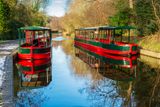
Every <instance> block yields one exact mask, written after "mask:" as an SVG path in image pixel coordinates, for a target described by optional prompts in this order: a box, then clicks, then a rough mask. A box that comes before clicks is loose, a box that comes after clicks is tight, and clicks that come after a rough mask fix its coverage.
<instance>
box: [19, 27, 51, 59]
mask: <svg viewBox="0 0 160 107" xmlns="http://www.w3.org/2000/svg"><path fill="white" fill-rule="evenodd" d="M18 32H19V51H18V58H19V59H46V58H51V29H49V28H46V27H38V26H29V27H21V28H19V29H18Z"/></svg>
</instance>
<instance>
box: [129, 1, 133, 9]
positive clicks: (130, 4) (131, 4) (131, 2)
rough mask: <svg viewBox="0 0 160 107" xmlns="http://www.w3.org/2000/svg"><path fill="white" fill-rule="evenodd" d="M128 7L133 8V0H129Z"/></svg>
mask: <svg viewBox="0 0 160 107" xmlns="http://www.w3.org/2000/svg"><path fill="white" fill-rule="evenodd" d="M129 7H130V8H131V9H133V0H129Z"/></svg>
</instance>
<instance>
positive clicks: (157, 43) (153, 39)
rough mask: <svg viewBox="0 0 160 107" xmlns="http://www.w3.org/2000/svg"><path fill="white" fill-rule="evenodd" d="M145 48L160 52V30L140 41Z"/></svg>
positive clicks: (140, 44)
mask: <svg viewBox="0 0 160 107" xmlns="http://www.w3.org/2000/svg"><path fill="white" fill-rule="evenodd" d="M138 44H139V46H140V47H142V48H143V49H146V50H150V51H154V52H160V32H159V33H156V34H154V35H151V36H146V37H144V38H142V39H141V40H140V41H139V42H138Z"/></svg>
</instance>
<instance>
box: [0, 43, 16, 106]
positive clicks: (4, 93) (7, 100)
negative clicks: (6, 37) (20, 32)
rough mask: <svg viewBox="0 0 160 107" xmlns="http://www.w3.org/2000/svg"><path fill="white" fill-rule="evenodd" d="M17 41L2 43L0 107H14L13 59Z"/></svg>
mask: <svg viewBox="0 0 160 107" xmlns="http://www.w3.org/2000/svg"><path fill="white" fill-rule="evenodd" d="M17 48H18V41H17V40H10V41H6V42H4V43H0V107H1V106H3V107H13V72H12V71H13V62H12V61H13V59H12V52H13V51H14V50H15V49H17Z"/></svg>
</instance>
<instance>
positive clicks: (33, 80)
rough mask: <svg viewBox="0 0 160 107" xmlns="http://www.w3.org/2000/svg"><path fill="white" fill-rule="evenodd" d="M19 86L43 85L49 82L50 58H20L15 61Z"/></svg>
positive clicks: (33, 86)
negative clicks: (31, 59)
mask: <svg viewBox="0 0 160 107" xmlns="http://www.w3.org/2000/svg"><path fill="white" fill-rule="evenodd" d="M17 68H18V69H17V70H18V75H19V78H20V81H19V82H20V87H21V88H24V87H29V88H36V87H43V86H47V85H48V84H49V83H50V82H51V76H52V75H51V70H52V69H51V61H50V60H34V61H30V60H20V61H18V63H17Z"/></svg>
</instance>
